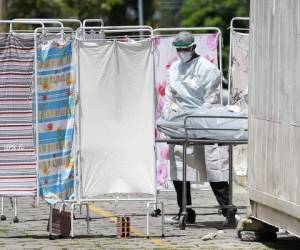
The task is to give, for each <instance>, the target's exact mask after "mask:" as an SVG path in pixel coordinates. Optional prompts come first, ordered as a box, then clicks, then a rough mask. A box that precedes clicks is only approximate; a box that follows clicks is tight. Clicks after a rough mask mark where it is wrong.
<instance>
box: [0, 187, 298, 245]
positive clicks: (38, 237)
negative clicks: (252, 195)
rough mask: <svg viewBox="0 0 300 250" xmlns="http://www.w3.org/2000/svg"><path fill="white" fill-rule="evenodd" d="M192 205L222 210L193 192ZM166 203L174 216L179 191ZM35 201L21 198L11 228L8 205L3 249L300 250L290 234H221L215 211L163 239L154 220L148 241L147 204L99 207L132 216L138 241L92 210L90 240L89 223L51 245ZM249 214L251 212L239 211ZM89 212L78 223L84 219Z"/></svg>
mask: <svg viewBox="0 0 300 250" xmlns="http://www.w3.org/2000/svg"><path fill="white" fill-rule="evenodd" d="M236 191H237V192H236V193H235V195H234V203H235V204H236V205H247V204H248V197H247V193H246V192H245V190H243V189H240V188H239V189H237V190H236ZM192 197H193V204H197V205H202V206H214V205H217V203H216V201H215V198H214V196H213V194H212V192H211V191H195V190H193V192H192ZM159 198H160V199H161V200H162V201H164V202H165V208H166V213H167V214H168V216H172V215H174V214H175V213H176V212H177V209H178V208H177V206H176V197H175V193H174V192H171V193H170V192H168V193H162V194H161V195H160V197H159ZM31 202H32V199H31V198H30V199H28V198H19V199H18V211H19V214H18V217H19V219H20V222H19V223H12V219H13V209H12V208H11V206H10V203H9V201H8V199H6V200H5V214H6V216H7V220H6V221H0V248H1V249H274V248H280V249H300V239H297V238H295V237H292V236H289V235H281V236H279V239H278V240H277V242H265V243H261V242H243V241H240V240H239V239H238V238H237V236H236V230H235V229H222V222H223V218H222V217H221V216H219V215H218V214H217V209H216V208H209V209H196V212H197V214H198V215H197V219H196V224H195V225H193V226H188V227H187V228H186V230H184V231H183V230H180V229H179V228H178V226H176V225H169V224H166V225H165V231H166V232H165V235H166V237H165V238H161V237H160V235H161V231H160V222H161V218H160V217H158V218H150V225H151V235H152V237H150V239H147V238H146V237H144V236H143V235H145V233H146V218H145V203H142V202H135V203H128V202H127V203H121V202H120V203H118V204H117V206H115V203H112V202H106V203H97V204H96V207H98V208H102V209H105V211H108V212H110V213H112V214H114V215H122V214H128V215H130V216H131V221H132V225H133V227H134V228H135V230H136V233H137V234H138V235H137V236H135V235H133V236H132V237H131V238H129V239H118V238H116V237H115V234H116V226H115V224H114V223H113V222H112V218H104V216H103V214H99V212H97V211H93V209H91V217H92V221H91V224H90V225H91V235H87V232H86V222H85V220H83V219H80V220H75V234H76V238H75V239H56V240H51V241H50V240H49V239H48V234H47V232H46V227H47V219H48V213H49V208H48V207H47V205H46V204H45V203H42V204H41V205H40V206H39V207H38V208H32V206H31V205H30V203H31ZM239 212H240V213H241V215H242V216H243V215H245V213H246V210H245V209H243V210H240V211H239ZM84 216H85V209H84V208H83V209H82V214H79V208H78V209H76V218H84ZM220 229H222V230H223V233H222V234H218V235H217V237H216V238H215V239H213V240H210V241H202V240H201V237H202V236H204V235H206V234H208V233H211V232H218V230H220Z"/></svg>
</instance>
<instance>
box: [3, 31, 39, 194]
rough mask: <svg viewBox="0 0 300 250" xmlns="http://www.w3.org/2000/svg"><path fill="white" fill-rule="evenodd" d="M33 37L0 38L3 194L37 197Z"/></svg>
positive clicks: (8, 36) (10, 35) (14, 36)
mask: <svg viewBox="0 0 300 250" xmlns="http://www.w3.org/2000/svg"><path fill="white" fill-rule="evenodd" d="M33 60H34V40H33V37H29V36H20V35H18V36H17V35H13V34H9V35H7V36H4V37H1V38H0V195H1V196H6V195H7V196H27V195H35V194H36V157H35V146H34V139H33V127H32V79H33V78H32V74H33Z"/></svg>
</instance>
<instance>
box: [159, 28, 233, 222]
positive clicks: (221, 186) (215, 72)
mask: <svg viewBox="0 0 300 250" xmlns="http://www.w3.org/2000/svg"><path fill="white" fill-rule="evenodd" d="M194 40H195V39H194V36H193V35H192V34H191V33H190V32H185V31H184V32H180V33H178V34H177V35H176V37H175V39H174V42H173V46H175V48H176V50H177V55H178V58H179V60H177V61H175V62H174V63H173V64H172V65H171V67H170V68H169V77H170V79H169V84H168V85H167V87H166V95H165V106H164V109H163V111H162V116H163V117H164V118H165V119H168V117H172V116H174V115H176V114H180V113H185V111H192V110H193V109H196V108H199V107H201V106H202V105H208V106H209V105H210V104H209V103H206V102H205V100H212V99H214V98H211V96H212V95H214V94H213V93H214V92H215V91H216V89H217V87H218V86H219V84H220V82H221V76H222V74H221V72H220V70H219V69H218V68H217V66H216V65H214V64H213V63H211V62H210V61H208V60H207V59H206V58H204V57H202V56H199V55H198V54H197V53H196V52H195V48H196V44H195V42H194ZM176 147H178V148H176ZM187 166H188V168H193V169H196V172H194V175H198V176H200V180H201V179H202V181H203V179H204V178H205V177H206V179H207V181H208V182H209V183H210V186H211V188H212V190H213V192H214V194H215V196H216V199H217V201H218V203H219V205H220V207H221V209H220V211H219V212H220V213H222V214H223V215H224V216H225V217H226V216H227V214H228V210H227V208H225V206H226V205H228V204H229V184H228V174H229V170H228V149H227V147H218V146H217V145H214V146H205V150H204V146H201V145H200V146H193V147H188V151H187ZM170 168H171V178H172V180H173V183H174V187H175V190H176V193H177V202H178V206H179V212H178V214H177V215H176V216H175V217H174V218H172V219H171V223H177V222H178V221H179V219H180V216H181V212H182V181H180V180H182V174H181V176H179V175H178V169H180V168H182V147H181V146H173V145H170ZM188 175H189V172H187V180H188V181H187V187H186V190H187V205H191V204H192V201H191V188H190V185H191V184H190V181H189V179H191V178H189V176H188ZM198 180H199V178H198ZM236 211H237V210H236V208H233V209H231V210H230V211H229V214H230V217H229V219H227V220H226V221H225V223H224V225H227V224H232V223H234V222H235V213H236ZM187 212H188V215H187V218H186V220H187V223H195V219H196V214H195V211H194V210H193V209H191V208H188V209H187Z"/></svg>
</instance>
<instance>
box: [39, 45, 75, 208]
mask: <svg viewBox="0 0 300 250" xmlns="http://www.w3.org/2000/svg"><path fill="white" fill-rule="evenodd" d="M37 55H38V71H37V75H38V79H37V80H38V93H37V95H38V110H39V114H38V116H39V181H40V187H39V190H40V195H41V197H42V198H44V199H45V200H47V201H48V202H51V203H55V202H57V201H59V200H67V199H71V198H72V197H73V196H74V195H73V194H74V159H73V148H72V145H73V143H72V142H73V136H74V108H75V101H74V83H75V78H74V75H75V74H74V66H73V64H72V41H64V42H61V41H54V40H53V41H47V42H46V43H45V42H43V43H42V44H41V45H39V48H38V51H37ZM34 106H35V105H34Z"/></svg>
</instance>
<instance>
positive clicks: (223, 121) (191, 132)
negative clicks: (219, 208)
mask: <svg viewBox="0 0 300 250" xmlns="http://www.w3.org/2000/svg"><path fill="white" fill-rule="evenodd" d="M222 109H223V111H222V112H221V110H222ZM222 113H223V115H222ZM157 128H158V129H159V130H160V131H161V132H163V133H164V134H165V135H166V138H164V139H158V140H156V142H157V143H167V144H174V145H182V147H183V178H182V181H183V189H182V190H183V194H182V197H183V204H182V208H183V212H182V216H181V218H180V222H179V227H180V229H182V230H184V229H185V226H186V217H187V208H191V207H192V206H187V205H186V182H187V178H186V172H187V164H186V158H187V147H189V146H192V145H213V144H217V145H219V146H228V151H229V186H230V192H229V205H228V206H226V207H223V208H227V209H228V214H227V218H228V219H229V216H230V211H231V209H232V208H233V207H234V206H233V204H232V185H233V161H232V152H233V146H235V145H240V144H247V143H248V116H247V112H246V111H241V112H235V113H234V112H232V114H231V115H230V113H229V112H228V111H226V110H225V108H220V107H219V108H217V110H214V109H210V110H201V112H199V110H198V112H197V111H195V112H191V113H190V114H179V115H177V116H174V117H172V118H171V119H168V121H166V120H164V119H160V120H159V121H158V125H157Z"/></svg>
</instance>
